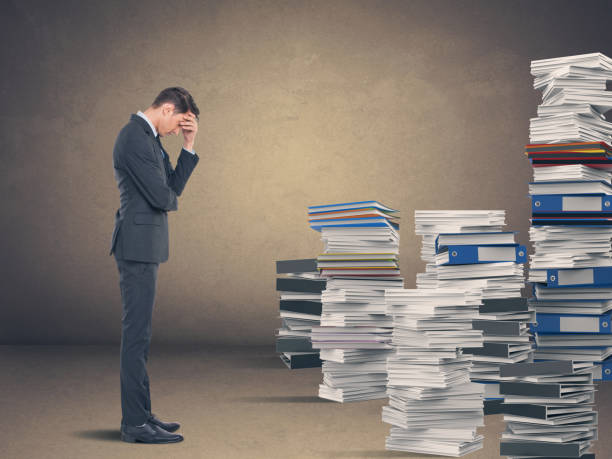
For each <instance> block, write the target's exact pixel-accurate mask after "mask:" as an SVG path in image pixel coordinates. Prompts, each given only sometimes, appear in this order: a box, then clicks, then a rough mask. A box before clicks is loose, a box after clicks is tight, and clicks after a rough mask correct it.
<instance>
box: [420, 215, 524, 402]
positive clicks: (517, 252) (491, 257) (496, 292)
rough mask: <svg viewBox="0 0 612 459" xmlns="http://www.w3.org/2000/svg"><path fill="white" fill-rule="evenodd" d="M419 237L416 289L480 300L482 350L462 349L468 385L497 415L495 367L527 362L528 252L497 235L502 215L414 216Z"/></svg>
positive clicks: (511, 237) (505, 233) (498, 399)
mask: <svg viewBox="0 0 612 459" xmlns="http://www.w3.org/2000/svg"><path fill="white" fill-rule="evenodd" d="M415 215H416V224H417V233H419V234H422V235H423V250H422V258H423V260H424V261H425V262H426V263H427V265H426V272H425V273H421V274H417V287H419V288H452V289H459V290H461V291H464V292H466V293H470V294H473V295H476V296H477V297H478V298H480V299H481V300H482V304H481V305H480V307H479V313H480V315H479V316H478V317H477V318H476V319H475V320H474V321H473V327H474V328H475V329H478V330H482V331H483V333H484V346H482V347H479V348H466V349H464V350H463V352H464V353H465V354H466V355H468V354H469V355H470V358H471V360H472V362H473V365H472V367H471V378H472V381H476V382H479V383H482V384H485V403H484V409H485V414H495V413H498V412H499V407H500V405H501V396H500V394H499V382H500V376H499V366H500V365H501V364H506V363H514V362H522V361H526V360H528V359H530V358H531V356H532V343H531V337H530V333H529V330H528V326H527V323H529V322H533V321H534V319H535V317H534V313H533V311H532V308H531V307H530V306H529V305H528V304H527V303H526V300H525V299H523V298H521V289H522V288H523V287H524V285H525V284H524V277H523V263H524V262H525V261H526V248H525V247H524V246H521V245H519V244H517V243H516V241H515V233H514V232H510V231H501V230H502V227H503V225H504V223H505V222H504V220H505V212H504V211H503V210H495V211H493V210H479V211H476V210H472V211H417V212H416V214H415Z"/></svg>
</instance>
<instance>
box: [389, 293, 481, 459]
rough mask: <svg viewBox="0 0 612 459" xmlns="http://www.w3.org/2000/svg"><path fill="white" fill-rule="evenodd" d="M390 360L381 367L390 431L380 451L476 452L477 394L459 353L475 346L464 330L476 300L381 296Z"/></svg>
mask: <svg viewBox="0 0 612 459" xmlns="http://www.w3.org/2000/svg"><path fill="white" fill-rule="evenodd" d="M385 299H386V302H387V310H388V313H389V314H391V315H392V317H393V339H392V344H393V347H394V354H392V355H391V356H390V357H389V359H388V362H387V372H388V378H389V382H388V388H387V392H388V395H389V406H384V407H383V412H382V420H383V421H384V422H387V423H389V424H391V425H392V427H391V432H390V435H389V436H388V437H387V440H386V443H385V444H386V448H387V449H389V450H396V451H408V452H415V453H426V454H436V455H445V456H463V455H464V454H467V453H470V452H472V451H475V450H477V449H480V448H482V441H483V437H482V436H481V435H478V434H477V433H476V428H477V427H478V426H482V425H483V420H484V417H483V405H482V403H483V402H482V400H483V392H484V389H483V386H482V385H481V384H476V383H472V382H470V366H471V363H470V360H469V359H468V358H467V357H466V356H463V355H462V354H461V348H462V347H477V346H482V332H481V331H480V330H473V329H472V319H473V318H474V317H477V316H478V306H479V305H480V298H479V296H478V295H475V294H470V293H466V292H464V291H461V290H451V289H429V288H427V289H423V288H421V289H412V290H405V289H389V290H387V291H386V294H385Z"/></svg>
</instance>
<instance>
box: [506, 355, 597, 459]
mask: <svg viewBox="0 0 612 459" xmlns="http://www.w3.org/2000/svg"><path fill="white" fill-rule="evenodd" d="M592 371H593V367H592V366H591V365H590V364H589V363H576V362H572V361H570V360H559V361H542V362H532V363H518V364H510V365H504V366H502V367H501V374H502V376H503V377H504V378H506V381H504V382H502V383H501V385H500V391H501V393H502V394H503V396H504V404H503V413H504V421H506V430H505V432H503V433H502V440H501V444H500V454H501V455H502V456H509V457H510V458H536V457H541V458H561V457H564V458H581V459H594V458H595V455H594V454H592V453H590V452H589V448H590V447H591V444H592V441H593V440H596V439H597V412H596V411H594V409H593V403H594V398H595V397H594V393H595V386H594V385H593V374H592Z"/></svg>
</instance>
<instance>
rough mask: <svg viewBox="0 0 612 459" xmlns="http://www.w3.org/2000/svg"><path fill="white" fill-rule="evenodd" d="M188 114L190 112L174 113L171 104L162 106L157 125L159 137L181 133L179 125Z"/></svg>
mask: <svg viewBox="0 0 612 459" xmlns="http://www.w3.org/2000/svg"><path fill="white" fill-rule="evenodd" d="M189 114H191V112H190V111H188V112H187V113H175V112H174V105H173V104H164V106H163V108H162V117H161V120H160V123H159V135H160V137H164V136H166V135H178V134H179V133H180V132H181V127H180V125H179V123H180V122H181V121H183V120H184V119H185V117H186V115H189Z"/></svg>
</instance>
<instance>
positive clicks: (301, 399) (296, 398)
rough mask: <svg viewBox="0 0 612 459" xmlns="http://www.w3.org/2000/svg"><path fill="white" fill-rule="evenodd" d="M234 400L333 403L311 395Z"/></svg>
mask: <svg viewBox="0 0 612 459" xmlns="http://www.w3.org/2000/svg"><path fill="white" fill-rule="evenodd" d="M236 401H238V402H247V403H335V402H332V401H330V400H325V399H323V398H320V397H315V396H312V395H303V396H302V395H289V396H276V397H275V396H266V397H239V398H237V399H236Z"/></svg>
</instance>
